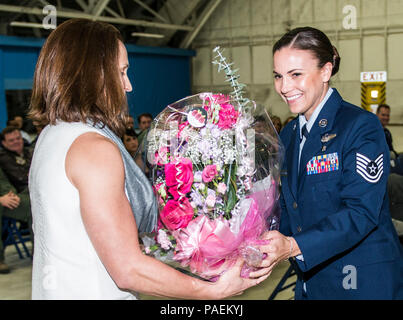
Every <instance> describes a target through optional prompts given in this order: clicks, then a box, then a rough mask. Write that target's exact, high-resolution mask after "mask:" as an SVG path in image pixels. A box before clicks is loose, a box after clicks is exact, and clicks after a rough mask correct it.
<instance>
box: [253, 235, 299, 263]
mask: <svg viewBox="0 0 403 320" xmlns="http://www.w3.org/2000/svg"><path fill="white" fill-rule="evenodd" d="M262 239H264V240H270V242H269V244H266V245H262V246H260V247H259V249H260V251H261V252H264V253H266V254H267V257H266V259H264V260H263V261H262V263H261V265H260V267H269V268H270V269H273V268H274V267H275V266H276V265H277V263H279V262H281V261H283V260H286V259H288V258H290V257H293V256H295V255H298V254H300V253H301V252H300V250H299V247H298V244H297V242H296V241H295V239H294V238H292V237H286V236H284V235H283V234H281V233H280V232H278V231H268V232H266V233H265V234H264V235H263V238H262Z"/></svg>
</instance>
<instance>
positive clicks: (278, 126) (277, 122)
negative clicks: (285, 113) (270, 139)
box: [270, 116, 283, 134]
mask: <svg viewBox="0 0 403 320" xmlns="http://www.w3.org/2000/svg"><path fill="white" fill-rule="evenodd" d="M270 118H271V121H272V122H273V125H274V128H275V129H276V131H277V133H278V134H279V133H280V131H281V128H282V127H283V125H282V123H281V119H280V117H278V116H271V117H270Z"/></svg>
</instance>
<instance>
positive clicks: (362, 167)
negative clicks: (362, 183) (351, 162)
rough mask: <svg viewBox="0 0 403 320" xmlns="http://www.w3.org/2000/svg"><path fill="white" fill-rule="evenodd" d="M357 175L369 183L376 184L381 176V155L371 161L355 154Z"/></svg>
mask: <svg viewBox="0 0 403 320" xmlns="http://www.w3.org/2000/svg"><path fill="white" fill-rule="evenodd" d="M356 159H357V173H358V174H359V175H360V176H361V177H363V178H364V179H365V180H366V181H368V182H370V183H376V182H378V181H379V179H380V178H381V177H382V174H383V153H381V154H380V155H379V156H378V157H377V158H376V159H375V160H371V159H369V158H367V157H366V156H364V155H363V154H361V153H358V152H357V155H356Z"/></svg>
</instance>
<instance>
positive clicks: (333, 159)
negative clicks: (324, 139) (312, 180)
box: [306, 152, 339, 175]
mask: <svg viewBox="0 0 403 320" xmlns="http://www.w3.org/2000/svg"><path fill="white" fill-rule="evenodd" d="M336 170H339V156H338V154H337V152H334V153H328V154H323V155H319V156H316V157H313V158H312V159H311V160H310V161H309V162H308V163H307V165H306V173H307V175H311V174H318V173H324V172H332V171H336Z"/></svg>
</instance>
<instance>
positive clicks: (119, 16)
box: [105, 7, 123, 18]
mask: <svg viewBox="0 0 403 320" xmlns="http://www.w3.org/2000/svg"><path fill="white" fill-rule="evenodd" d="M105 11H106V12H108V13H109V14H110V15H112V16H114V17H115V18H123V17H122V16H121V15H119V14H118V13H117V12H115V11H113V10H112V9H111V8H109V7H106V8H105Z"/></svg>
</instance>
